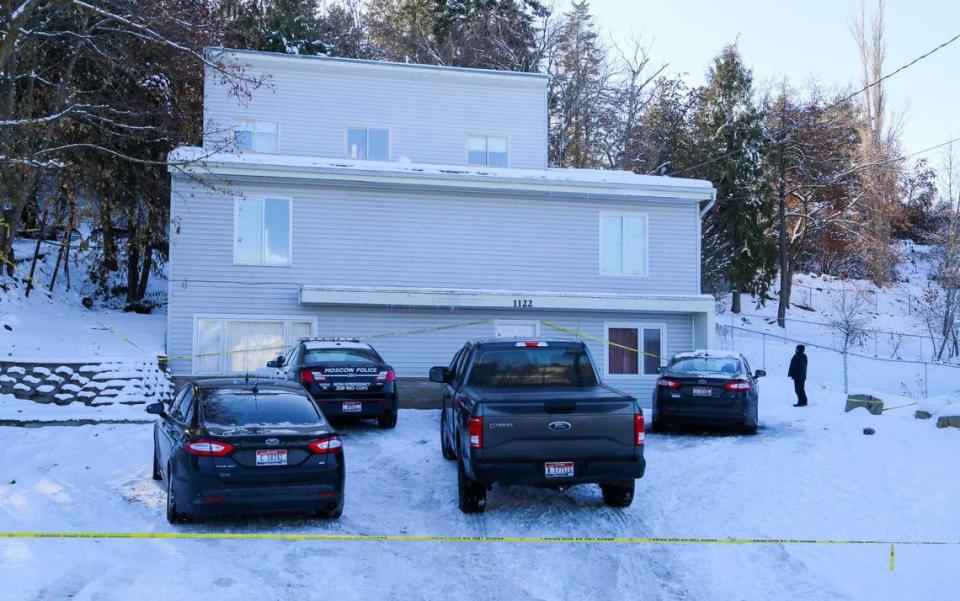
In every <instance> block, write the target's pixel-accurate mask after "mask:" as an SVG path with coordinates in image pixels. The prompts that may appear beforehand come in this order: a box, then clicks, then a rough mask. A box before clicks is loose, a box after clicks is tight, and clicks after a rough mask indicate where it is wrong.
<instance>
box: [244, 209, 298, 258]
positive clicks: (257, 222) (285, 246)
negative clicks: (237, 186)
mask: <svg viewBox="0 0 960 601" xmlns="http://www.w3.org/2000/svg"><path fill="white" fill-rule="evenodd" d="M236 203H237V204H236V217H235V228H234V230H235V231H234V255H233V256H234V262H235V263H237V264H239V265H289V264H290V199H289V198H238V199H237V201H236Z"/></svg>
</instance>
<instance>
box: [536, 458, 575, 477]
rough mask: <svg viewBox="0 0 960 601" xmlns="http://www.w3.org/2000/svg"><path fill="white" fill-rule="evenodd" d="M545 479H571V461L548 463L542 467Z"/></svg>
mask: <svg viewBox="0 0 960 601" xmlns="http://www.w3.org/2000/svg"><path fill="white" fill-rule="evenodd" d="M543 473H544V475H545V476H546V477H547V478H573V462H572V461H548V462H547V463H546V464H545V465H544V466H543Z"/></svg>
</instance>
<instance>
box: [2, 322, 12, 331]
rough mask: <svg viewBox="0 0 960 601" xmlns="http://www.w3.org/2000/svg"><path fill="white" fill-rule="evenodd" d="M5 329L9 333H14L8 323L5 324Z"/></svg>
mask: <svg viewBox="0 0 960 601" xmlns="http://www.w3.org/2000/svg"><path fill="white" fill-rule="evenodd" d="M3 329H4V330H7V331H9V332H12V331H13V326H11V325H10V324H8V323H5V324H3Z"/></svg>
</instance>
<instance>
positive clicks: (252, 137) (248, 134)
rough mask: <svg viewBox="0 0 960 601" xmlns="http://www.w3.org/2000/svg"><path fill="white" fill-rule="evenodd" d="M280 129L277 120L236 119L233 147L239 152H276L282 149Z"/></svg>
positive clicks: (234, 122)
mask: <svg viewBox="0 0 960 601" xmlns="http://www.w3.org/2000/svg"><path fill="white" fill-rule="evenodd" d="M279 130H280V128H279V126H278V125H277V122H276V121H265V120H262V119H234V121H233V148H234V150H237V151H239V152H260V153H265V154H276V153H278V152H279V151H280V131H279Z"/></svg>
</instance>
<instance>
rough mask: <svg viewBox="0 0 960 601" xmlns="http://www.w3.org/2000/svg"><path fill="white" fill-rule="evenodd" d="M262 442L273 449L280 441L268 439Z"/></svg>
mask: <svg viewBox="0 0 960 601" xmlns="http://www.w3.org/2000/svg"><path fill="white" fill-rule="evenodd" d="M263 442H265V443H266V444H268V445H270V446H271V447H275V446H277V445H278V444H280V439H279V438H268V439H266V440H265V441H263Z"/></svg>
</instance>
